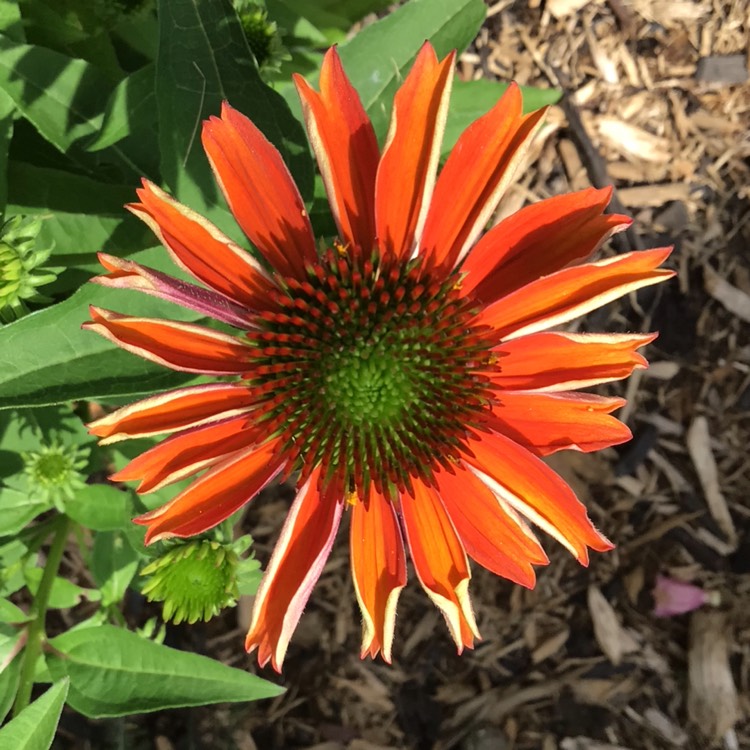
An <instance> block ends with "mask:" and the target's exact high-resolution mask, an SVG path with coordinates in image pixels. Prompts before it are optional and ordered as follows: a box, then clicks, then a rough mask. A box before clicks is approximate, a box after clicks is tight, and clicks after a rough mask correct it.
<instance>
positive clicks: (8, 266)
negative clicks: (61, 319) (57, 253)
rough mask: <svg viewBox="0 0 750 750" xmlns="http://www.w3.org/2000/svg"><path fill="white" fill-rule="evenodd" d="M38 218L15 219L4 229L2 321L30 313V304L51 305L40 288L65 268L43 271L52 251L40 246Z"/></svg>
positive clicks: (0, 248)
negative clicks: (27, 303) (40, 292)
mask: <svg viewBox="0 0 750 750" xmlns="http://www.w3.org/2000/svg"><path fill="white" fill-rule="evenodd" d="M41 228H42V219H41V218H40V217H38V216H35V217H24V216H14V217H13V218H12V219H9V220H8V221H6V222H5V224H4V225H3V227H2V229H1V230H0V321H2V322H4V323H9V322H11V321H13V320H17V319H18V318H20V317H22V316H23V315H25V314H26V313H27V312H28V309H27V308H26V304H25V303H26V302H42V303H43V302H50V301H51V300H50V299H49V298H48V297H45V296H44V295H42V294H39V292H38V291H37V288H38V287H40V286H43V285H44V284H49V283H50V282H52V281H54V280H55V279H56V278H57V274H58V273H60V272H61V271H62V270H63V269H62V268H42V266H43V265H44V263H46V262H47V260H48V259H49V256H50V253H51V252H52V248H51V247H39V244H38V242H37V237H38V235H39V231H40V230H41Z"/></svg>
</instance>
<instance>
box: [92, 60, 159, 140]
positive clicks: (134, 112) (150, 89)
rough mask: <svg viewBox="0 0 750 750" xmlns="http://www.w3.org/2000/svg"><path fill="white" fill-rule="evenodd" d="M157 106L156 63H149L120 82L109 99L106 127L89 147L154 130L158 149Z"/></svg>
mask: <svg viewBox="0 0 750 750" xmlns="http://www.w3.org/2000/svg"><path fill="white" fill-rule="evenodd" d="M155 108H156V93H155V92H154V66H153V65H146V66H145V67H143V68H141V69H140V70H137V71H136V72H135V73H131V74H130V75H129V76H128V77H127V78H124V79H123V80H122V81H120V83H119V84H117V86H116V87H115V90H114V91H113V92H112V94H111V96H110V97H109V101H108V102H107V108H106V110H105V112H104V121H103V122H102V129H101V130H100V131H99V135H98V136H97V137H96V139H95V140H94V141H93V143H90V144H89V146H88V150H89V151H101V149H103V148H107V147H108V146H111V145H113V144H114V143H117V142H118V141H121V140H122V139H123V138H125V137H126V136H128V135H131V134H133V133H142V134H145V135H149V134H150V135H151V139H150V140H152V141H153V148H154V150H156V148H157V142H156V131H155V130H154V128H153V126H154V109H155Z"/></svg>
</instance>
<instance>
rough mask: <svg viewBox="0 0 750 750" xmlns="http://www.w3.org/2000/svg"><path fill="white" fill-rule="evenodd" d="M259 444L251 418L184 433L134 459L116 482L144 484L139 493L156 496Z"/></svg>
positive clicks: (220, 423) (212, 423)
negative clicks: (251, 426) (169, 486)
mask: <svg viewBox="0 0 750 750" xmlns="http://www.w3.org/2000/svg"><path fill="white" fill-rule="evenodd" d="M257 441H258V431H257V430H254V429H250V424H249V417H248V415H247V414H242V415H239V416H235V417H231V418H229V419H223V420H221V421H219V422H211V423H210V424H207V425H202V426H200V427H193V428H192V429H189V430H185V431H184V432H180V433H179V434H177V435H173V436H172V437H171V438H168V439H167V440H163V441H162V442H161V443H159V444H158V445H155V446H154V447H153V448H149V449H148V450H147V451H146V452H145V453H141V455H140V456H137V457H136V458H134V459H133V460H132V461H131V462H130V463H129V464H128V465H127V466H125V467H124V468H123V469H121V470H120V471H118V472H117V473H115V474H113V475H112V476H111V477H110V479H111V480H112V481H113V482H131V481H133V480H136V479H137V480H140V484H139V485H138V487H137V488H136V491H137V492H139V493H140V494H142V495H143V494H145V493H147V492H155V491H156V490H159V489H161V488H162V487H166V486H167V485H170V484H173V483H174V482H179V481H180V480H181V479H186V478H187V477H190V476H192V475H193V474H196V473H197V472H199V471H200V470H201V469H205V468H206V467H208V466H211V465H213V464H216V463H218V462H219V461H221V460H222V459H223V458H224V457H225V456H228V455H229V454H230V453H236V452H237V451H239V450H242V449H243V448H249V447H250V446H251V445H253V444H254V443H256V442H257Z"/></svg>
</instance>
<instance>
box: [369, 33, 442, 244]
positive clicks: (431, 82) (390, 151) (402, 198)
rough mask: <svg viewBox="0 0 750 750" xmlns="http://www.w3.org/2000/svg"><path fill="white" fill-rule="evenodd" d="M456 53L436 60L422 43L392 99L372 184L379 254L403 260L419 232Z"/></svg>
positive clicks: (432, 185) (431, 186)
mask: <svg viewBox="0 0 750 750" xmlns="http://www.w3.org/2000/svg"><path fill="white" fill-rule="evenodd" d="M455 56H456V55H455V52H452V53H451V54H450V55H448V56H447V57H446V58H445V59H444V60H443V61H442V62H438V60H437V57H436V55H435V50H434V49H433V48H432V47H431V46H430V44H429V43H427V42H425V44H424V45H423V46H422V49H421V50H420V51H419V54H418V55H417V59H416V60H415V61H414V65H413V67H412V69H411V70H410V71H409V75H408V76H407V77H406V80H405V81H404V83H403V85H402V86H401V88H400V89H399V90H398V92H397V93H396V96H395V98H394V101H393V113H392V115H391V127H390V130H389V132H388V139H387V142H386V145H385V148H384V150H383V156H382V158H381V160H380V167H379V168H378V176H377V180H376V183H375V222H376V227H377V235H378V240H379V242H380V246H381V250H382V252H384V253H393V254H395V255H397V256H399V257H408V256H410V255H411V254H412V253H413V252H414V250H415V246H416V243H417V242H418V238H419V236H420V234H421V231H422V227H423V225H424V220H425V217H426V215H427V210H428V208H429V205H430V197H431V196H432V189H433V187H434V185H435V171H436V169H437V164H438V159H439V157H440V144H441V142H442V139H443V131H444V130H445V119H446V117H447V114H448V99H449V97H450V89H451V83H452V81H453V63H454V60H455Z"/></svg>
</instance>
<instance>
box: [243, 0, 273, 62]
mask: <svg viewBox="0 0 750 750" xmlns="http://www.w3.org/2000/svg"><path fill="white" fill-rule="evenodd" d="M233 5H234V9H235V10H236V11H237V16H238V18H239V19H240V23H241V24H242V30H243V31H244V32H245V38H246V39H247V44H248V46H249V47H250V51H251V52H252V53H253V56H254V57H255V61H256V62H257V63H258V67H259V68H275V67H276V65H277V63H278V62H280V60H281V59H282V58H283V57H284V54H283V47H282V44H281V40H280V38H279V30H278V28H277V26H276V23H275V22H274V21H269V20H268V11H266V9H265V8H264V7H263V6H262V5H260V4H258V3H255V2H253V1H252V0H233Z"/></svg>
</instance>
